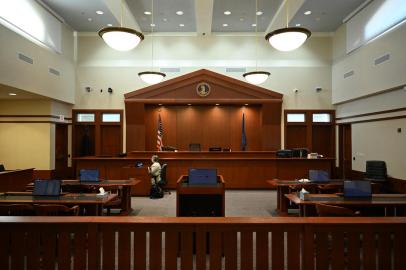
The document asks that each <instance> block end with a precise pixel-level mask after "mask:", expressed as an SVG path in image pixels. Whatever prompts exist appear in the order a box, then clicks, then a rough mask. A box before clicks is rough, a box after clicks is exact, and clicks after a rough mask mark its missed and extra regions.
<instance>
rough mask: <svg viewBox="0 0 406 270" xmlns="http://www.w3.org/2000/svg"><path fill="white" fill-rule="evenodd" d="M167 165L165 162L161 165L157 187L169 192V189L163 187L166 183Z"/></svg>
mask: <svg viewBox="0 0 406 270" xmlns="http://www.w3.org/2000/svg"><path fill="white" fill-rule="evenodd" d="M167 166H168V165H167V164H166V163H165V164H163V165H162V167H161V181H160V182H159V183H158V184H159V187H160V188H161V189H162V191H163V192H164V193H165V192H166V193H168V194H171V191H170V190H169V189H165V187H166V185H167V184H168V181H167V180H166V167H167Z"/></svg>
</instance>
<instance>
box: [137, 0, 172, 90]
mask: <svg viewBox="0 0 406 270" xmlns="http://www.w3.org/2000/svg"><path fill="white" fill-rule="evenodd" d="M154 26H155V24H154V0H151V62H152V63H151V65H152V67H151V70H154V37H153V33H154ZM138 76H139V77H140V78H141V80H143V81H144V82H145V83H147V84H157V83H159V82H161V81H162V80H163V79H164V78H165V76H166V74H165V73H162V72H158V71H143V72H140V73H138Z"/></svg>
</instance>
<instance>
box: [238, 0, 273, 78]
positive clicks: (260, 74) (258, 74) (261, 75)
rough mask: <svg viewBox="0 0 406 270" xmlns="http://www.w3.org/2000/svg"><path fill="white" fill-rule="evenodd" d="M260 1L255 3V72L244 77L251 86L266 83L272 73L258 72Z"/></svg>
mask: <svg viewBox="0 0 406 270" xmlns="http://www.w3.org/2000/svg"><path fill="white" fill-rule="evenodd" d="M257 12H258V0H256V1H255V71H252V72H247V73H244V74H243V75H242V76H243V77H244V78H245V79H246V80H247V82H249V83H251V84H261V83H263V82H265V81H266V80H267V79H268V77H269V75H271V73H269V72H267V71H259V70H258V34H257V32H258V31H257V30H258V15H257Z"/></svg>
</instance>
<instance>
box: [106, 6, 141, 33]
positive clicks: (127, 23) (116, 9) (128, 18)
mask: <svg viewBox="0 0 406 270" xmlns="http://www.w3.org/2000/svg"><path fill="white" fill-rule="evenodd" d="M103 1H104V3H105V4H106V6H107V7H108V9H110V11H111V13H113V15H114V17H116V19H117V21H118V22H119V23H120V20H121V3H122V4H123V27H128V28H133V29H136V30H137V31H140V32H141V28H140V26H139V24H138V22H137V20H136V19H135V17H134V15H133V14H132V12H131V10H130V9H129V7H128V5H127V2H126V1H124V0H120V1H117V0H103Z"/></svg>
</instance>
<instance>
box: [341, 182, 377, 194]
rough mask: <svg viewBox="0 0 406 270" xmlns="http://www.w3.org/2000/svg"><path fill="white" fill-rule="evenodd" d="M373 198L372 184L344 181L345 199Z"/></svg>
mask: <svg viewBox="0 0 406 270" xmlns="http://www.w3.org/2000/svg"><path fill="white" fill-rule="evenodd" d="M371 196H372V191H371V182H369V181H362V180H346V181H344V197H348V198H370V197H371Z"/></svg>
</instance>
